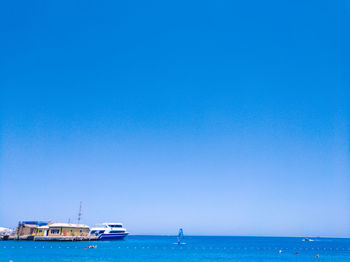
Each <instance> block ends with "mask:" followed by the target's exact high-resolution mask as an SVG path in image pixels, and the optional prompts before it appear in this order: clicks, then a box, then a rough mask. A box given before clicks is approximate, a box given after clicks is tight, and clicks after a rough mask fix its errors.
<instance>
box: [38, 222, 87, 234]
mask: <svg viewBox="0 0 350 262" xmlns="http://www.w3.org/2000/svg"><path fill="white" fill-rule="evenodd" d="M89 232H90V228H89V226H87V225H83V224H68V223H50V224H48V225H43V226H40V227H37V228H35V230H34V232H33V235H34V236H49V237H50V236H51V237H57V236H88V235H89Z"/></svg>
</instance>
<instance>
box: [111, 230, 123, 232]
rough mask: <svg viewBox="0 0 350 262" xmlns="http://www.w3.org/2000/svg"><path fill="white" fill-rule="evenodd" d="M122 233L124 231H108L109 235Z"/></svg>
mask: <svg viewBox="0 0 350 262" xmlns="http://www.w3.org/2000/svg"><path fill="white" fill-rule="evenodd" d="M122 232H124V231H122V230H111V231H109V233H122Z"/></svg>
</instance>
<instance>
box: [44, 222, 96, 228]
mask: <svg viewBox="0 0 350 262" xmlns="http://www.w3.org/2000/svg"><path fill="white" fill-rule="evenodd" d="M48 226H49V227H75V228H90V227H89V226H87V225H83V224H68V223H51V224H49V225H48Z"/></svg>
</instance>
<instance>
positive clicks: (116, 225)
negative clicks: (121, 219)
mask: <svg viewBox="0 0 350 262" xmlns="http://www.w3.org/2000/svg"><path fill="white" fill-rule="evenodd" d="M109 226H110V227H122V225H109Z"/></svg>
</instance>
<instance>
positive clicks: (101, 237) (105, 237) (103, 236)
mask: <svg viewBox="0 0 350 262" xmlns="http://www.w3.org/2000/svg"><path fill="white" fill-rule="evenodd" d="M127 235H128V234H127V233H119V234H101V235H99V236H98V239H99V240H123V239H124V238H125V237H126V236H127Z"/></svg>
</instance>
